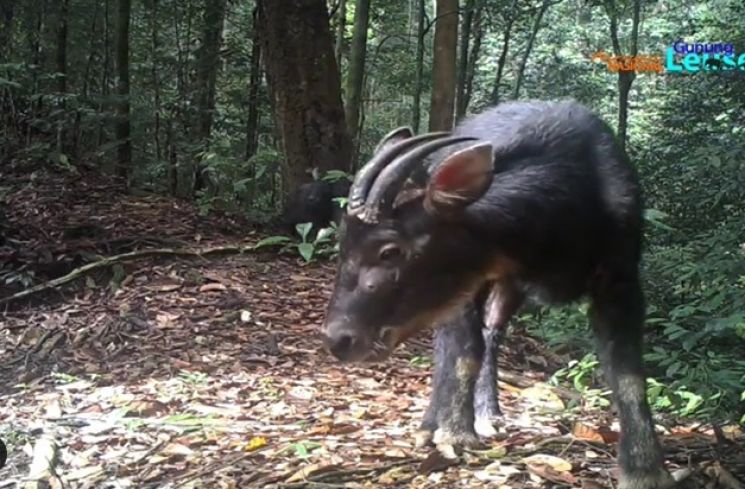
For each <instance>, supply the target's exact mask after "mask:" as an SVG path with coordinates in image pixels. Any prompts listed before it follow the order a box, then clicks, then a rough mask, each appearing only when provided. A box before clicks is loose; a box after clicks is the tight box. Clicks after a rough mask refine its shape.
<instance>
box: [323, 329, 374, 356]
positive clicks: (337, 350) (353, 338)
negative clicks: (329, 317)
mask: <svg viewBox="0 0 745 489" xmlns="http://www.w3.org/2000/svg"><path fill="white" fill-rule="evenodd" d="M323 342H324V345H325V346H326V349H327V350H328V351H329V352H331V354H332V355H333V356H335V357H336V358H337V359H339V360H341V361H343V362H353V361H358V360H362V359H364V357H365V356H366V355H367V354H368V350H369V348H368V345H367V343H368V342H367V339H366V338H365V337H364V335H362V334H360V333H359V332H358V331H356V330H355V329H354V328H352V327H351V326H350V325H349V324H348V323H347V322H346V321H343V320H340V321H333V322H329V323H326V325H325V327H324V328H323Z"/></svg>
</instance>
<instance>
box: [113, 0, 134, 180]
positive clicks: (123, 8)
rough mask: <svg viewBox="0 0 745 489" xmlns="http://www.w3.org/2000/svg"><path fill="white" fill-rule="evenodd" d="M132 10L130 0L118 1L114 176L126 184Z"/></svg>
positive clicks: (129, 162)
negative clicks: (118, 98)
mask: <svg viewBox="0 0 745 489" xmlns="http://www.w3.org/2000/svg"><path fill="white" fill-rule="evenodd" d="M131 8H132V2H131V0H119V13H118V16H117V25H116V65H117V95H118V96H119V97H120V99H121V100H120V101H119V103H118V105H117V107H118V110H117V123H116V139H117V141H118V142H119V147H118V150H117V168H116V174H117V175H118V176H119V177H122V178H124V180H125V182H127V180H128V178H129V175H130V172H131V167H132V141H131V140H130V119H129V17H130V11H131Z"/></svg>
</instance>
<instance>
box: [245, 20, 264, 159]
mask: <svg viewBox="0 0 745 489" xmlns="http://www.w3.org/2000/svg"><path fill="white" fill-rule="evenodd" d="M258 16H259V10H258V7H254V10H253V14H252V17H253V27H252V29H253V31H252V33H251V71H250V73H249V77H248V116H247V117H246V153H245V155H244V158H245V160H246V161H248V160H249V159H250V158H251V157H252V156H253V155H254V154H256V150H257V149H258V148H257V143H258V132H259V131H258V129H259V88H260V87H261V40H260V39H259V24H258Z"/></svg>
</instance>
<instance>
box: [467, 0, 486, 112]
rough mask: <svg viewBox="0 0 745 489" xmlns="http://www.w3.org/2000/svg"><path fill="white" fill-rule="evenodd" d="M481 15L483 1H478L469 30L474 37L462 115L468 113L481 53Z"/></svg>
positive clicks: (469, 56) (482, 31)
mask: <svg viewBox="0 0 745 489" xmlns="http://www.w3.org/2000/svg"><path fill="white" fill-rule="evenodd" d="M483 15H484V1H483V0H479V3H478V6H477V7H476V13H475V14H474V19H473V27H472V28H471V31H472V32H474V36H473V45H472V46H471V52H470V53H469V55H468V68H467V69H466V88H465V93H464V94H463V105H464V109H463V112H464V113H465V112H468V104H469V103H470V101H471V95H472V93H473V80H474V79H475V78H476V64H477V63H478V59H479V54H480V52H481V40H482V39H483V37H484V27H483Z"/></svg>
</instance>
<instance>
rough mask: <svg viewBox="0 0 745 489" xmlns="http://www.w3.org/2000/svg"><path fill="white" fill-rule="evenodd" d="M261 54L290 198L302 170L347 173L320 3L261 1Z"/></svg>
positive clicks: (346, 146)
mask: <svg viewBox="0 0 745 489" xmlns="http://www.w3.org/2000/svg"><path fill="white" fill-rule="evenodd" d="M258 5H259V19H260V22H259V25H260V26H261V29H262V32H261V40H262V52H263V53H264V56H263V59H264V65H265V69H266V76H267V80H268V82H269V87H270V94H271V98H272V101H273V102H272V104H273V108H274V114H275V119H276V121H277V123H278V126H279V133H280V134H281V135H282V143H283V147H284V156H285V159H286V162H287V165H286V177H287V178H286V179H285V185H284V187H285V188H284V190H285V192H287V193H288V194H289V193H291V192H294V191H295V189H296V188H297V186H298V185H299V184H300V183H301V182H303V181H305V180H307V179H308V178H309V175H308V174H307V172H306V170H308V169H312V168H318V170H320V171H321V173H324V172H325V171H326V170H330V169H338V170H344V171H348V170H349V168H350V167H349V162H350V157H351V149H352V145H351V141H350V138H349V134H348V133H347V129H346V124H345V121H344V108H343V106H342V101H341V81H340V78H339V71H338V67H337V65H336V60H335V58H334V41H333V38H332V36H331V31H330V28H329V21H328V13H327V10H326V5H325V3H324V1H323V0H295V1H293V2H289V1H277V0H259V2H258Z"/></svg>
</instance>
